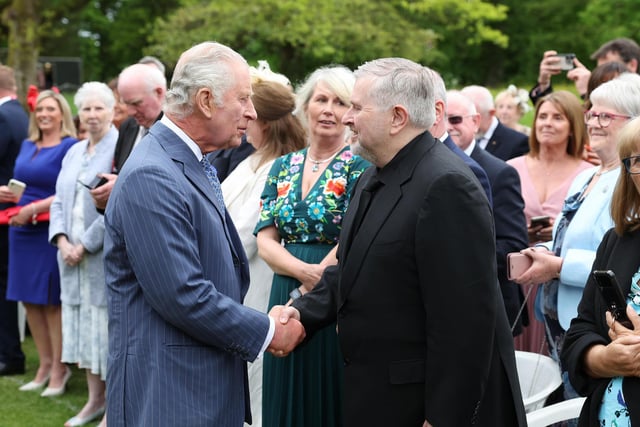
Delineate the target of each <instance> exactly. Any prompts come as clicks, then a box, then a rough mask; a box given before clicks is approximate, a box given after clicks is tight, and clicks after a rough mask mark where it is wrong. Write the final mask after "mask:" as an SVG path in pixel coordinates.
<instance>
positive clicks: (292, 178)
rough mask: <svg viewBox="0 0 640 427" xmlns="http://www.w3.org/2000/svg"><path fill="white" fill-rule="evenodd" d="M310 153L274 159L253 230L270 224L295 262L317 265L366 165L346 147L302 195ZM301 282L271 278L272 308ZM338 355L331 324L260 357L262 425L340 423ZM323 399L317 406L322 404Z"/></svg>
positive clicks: (330, 245) (332, 241) (314, 426)
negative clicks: (279, 354) (277, 354)
mask: <svg viewBox="0 0 640 427" xmlns="http://www.w3.org/2000/svg"><path fill="white" fill-rule="evenodd" d="M306 156H307V149H304V150H302V151H298V152H295V153H290V154H287V155H285V156H283V157H280V158H279V159H276V161H275V163H274V164H273V167H272V168H271V171H270V173H269V177H268V178H267V183H266V185H265V188H264V191H263V193H262V200H261V209H260V218H259V221H258V224H257V225H256V229H255V231H254V233H256V234H257V233H258V231H260V230H261V229H262V228H264V227H268V226H271V225H275V226H276V228H277V229H278V232H279V233H280V237H281V239H282V241H283V242H284V245H285V248H286V249H287V250H288V251H289V252H290V253H291V254H292V255H294V256H295V257H296V258H298V259H301V260H303V261H305V262H308V263H319V262H320V261H322V259H323V258H324V257H325V256H326V255H327V253H329V251H331V249H332V248H333V247H334V246H335V245H336V244H337V243H338V237H339V235H340V228H341V223H342V218H343V217H344V213H345V211H346V209H347V206H348V205H349V196H350V194H351V189H352V188H353V186H354V184H355V182H356V181H357V179H358V177H359V176H360V174H361V173H362V172H363V171H364V170H365V169H366V168H367V167H369V166H370V163H369V162H367V161H366V160H364V159H362V158H361V157H359V156H357V155H354V154H353V153H351V151H350V150H349V147H345V148H344V150H342V151H340V152H339V153H337V154H336V155H335V157H334V158H333V160H331V163H329V165H328V166H327V168H326V169H325V170H324V172H322V175H321V176H320V177H319V178H318V180H317V181H316V183H315V184H314V186H313V187H312V188H311V190H310V191H309V193H308V194H307V195H306V197H304V198H303V197H302V185H301V184H302V173H303V170H304V162H305V158H306ZM298 286H300V282H299V281H297V280H296V279H294V278H292V277H289V276H282V275H279V274H275V275H274V278H273V284H272V288H271V296H270V299H269V308H271V307H273V306H274V305H282V304H285V303H286V302H287V301H288V300H289V292H291V291H292V290H293V289H294V288H297V287H298ZM342 365H343V361H342V356H341V355H340V350H339V345H338V338H337V335H336V328H335V324H334V325H330V326H328V327H326V328H324V329H323V330H321V331H319V332H318V333H316V334H315V335H314V336H313V338H311V339H310V340H309V341H308V342H307V343H306V344H305V345H304V346H302V347H299V348H298V349H296V350H295V351H294V352H293V353H291V354H290V355H289V356H288V357H286V358H282V359H278V358H274V357H273V356H271V355H270V354H269V353H265V355H264V378H263V404H262V407H263V417H262V418H263V426H264V427H287V426H289V427H294V426H305V427H321V426H322V427H335V426H340V425H342V424H341V421H340V419H341V414H342V408H341V402H342V395H341V382H342ZM320 402H322V404H320Z"/></svg>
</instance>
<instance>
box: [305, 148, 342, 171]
mask: <svg viewBox="0 0 640 427" xmlns="http://www.w3.org/2000/svg"><path fill="white" fill-rule="evenodd" d="M343 148H344V146H343V147H340V149H339V150H338V151H336V152H335V153H333V154H332V155H331V157H327V158H326V159H323V160H316V159H314V158H313V157H311V154H310V153H309V152H308V151H307V159H309V161H310V162H311V163H313V167H312V168H311V172H318V169H319V168H320V165H321V164H323V163H327V162H328V161H330V160H331V159H333V158H334V157H335V156H336V154H338V153H339V152H340V151H342V149H343Z"/></svg>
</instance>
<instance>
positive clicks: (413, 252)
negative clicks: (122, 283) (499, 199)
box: [274, 58, 526, 427]
mask: <svg viewBox="0 0 640 427" xmlns="http://www.w3.org/2000/svg"><path fill="white" fill-rule="evenodd" d="M433 92H434V91H433V84H432V80H431V77H430V75H429V73H428V71H427V70H426V69H425V68H424V67H422V66H421V65H419V64H416V63H414V62H412V61H409V60H406V59H400V58H386V59H378V60H374V61H371V62H367V63H366V64H364V65H362V66H361V67H360V68H358V70H357V71H356V83H355V86H354V89H353V95H352V98H351V102H352V105H351V107H350V109H349V110H348V111H347V112H346V113H345V115H344V116H343V118H342V122H343V123H345V124H347V125H348V126H349V127H350V128H351V130H352V131H353V132H355V134H356V135H357V138H358V141H359V142H358V143H357V151H358V153H359V154H361V155H362V156H363V157H365V158H367V159H368V160H370V161H371V162H372V163H373V164H374V167H371V168H369V169H367V170H366V171H365V172H364V173H363V174H362V176H361V178H360V180H359V181H358V183H357V184H356V187H355V189H354V193H353V197H352V199H351V200H352V201H351V204H350V205H349V209H348V210H347V212H346V214H345V217H344V220H343V228H342V233H341V236H340V244H339V249H338V260H339V262H338V265H336V266H332V267H328V268H327V269H326V270H325V273H324V275H323V277H322V279H321V280H320V282H319V283H318V285H317V286H316V287H315V288H314V290H313V291H312V292H309V293H307V294H305V295H304V296H302V297H300V298H297V299H296V300H295V301H294V302H293V306H292V307H286V308H285V307H282V306H276V307H275V308H274V314H277V312H278V311H280V313H279V316H277V318H278V319H280V321H286V320H287V319H288V318H289V316H295V317H300V318H301V320H302V322H303V324H304V327H305V328H306V330H307V332H308V334H312V333H313V332H314V331H317V330H318V329H319V328H321V327H323V326H326V325H328V324H330V323H331V322H333V321H336V319H337V330H338V336H339V340H340V345H341V349H342V354H343V357H344V363H345V369H344V381H345V384H344V412H345V420H344V425H345V426H347V427H353V426H370V427H371V426H373V427H376V426H437V427H443V426H472V425H473V426H487V427H488V426H492V427H495V426H498V427H500V426H505V427H506V426H509V427H514V426H515V427H517V426H525V425H526V419H525V413H524V408H523V404H522V397H521V395H520V387H519V383H518V377H517V372H516V365H515V356H514V350H513V340H512V337H511V334H510V332H509V327H508V324H507V318H506V315H505V311H504V308H503V307H502V298H501V296H500V291H499V290H498V285H497V282H498V281H497V276H496V268H495V243H494V230H493V220H492V215H491V206H490V205H489V202H488V200H487V197H486V196H485V194H484V191H483V190H482V188H481V187H480V185H479V183H478V180H477V179H476V178H475V176H474V175H473V174H472V172H471V170H470V169H469V168H468V167H467V166H466V165H465V164H464V162H463V161H462V160H461V159H460V158H459V157H457V156H456V155H455V154H453V153H452V152H451V150H449V149H448V148H447V147H445V146H444V145H443V144H442V143H440V142H439V141H437V140H435V139H434V138H433V137H432V136H431V134H430V133H429V132H428V129H429V128H430V127H431V125H432V124H433V122H434V118H435V111H434V102H435V99H434V94H433ZM294 296H295V295H294Z"/></svg>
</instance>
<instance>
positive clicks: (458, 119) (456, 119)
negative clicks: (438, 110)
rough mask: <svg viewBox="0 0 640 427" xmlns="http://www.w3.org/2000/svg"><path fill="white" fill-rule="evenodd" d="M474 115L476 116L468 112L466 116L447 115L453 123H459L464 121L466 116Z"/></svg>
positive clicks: (450, 122)
mask: <svg viewBox="0 0 640 427" xmlns="http://www.w3.org/2000/svg"><path fill="white" fill-rule="evenodd" d="M473 116H474V115H473V114H468V115H466V116H447V120H448V121H449V124H451V125H459V124H460V123H462V120H464V118H465V117H473Z"/></svg>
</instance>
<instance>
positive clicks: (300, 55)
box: [148, 0, 507, 80]
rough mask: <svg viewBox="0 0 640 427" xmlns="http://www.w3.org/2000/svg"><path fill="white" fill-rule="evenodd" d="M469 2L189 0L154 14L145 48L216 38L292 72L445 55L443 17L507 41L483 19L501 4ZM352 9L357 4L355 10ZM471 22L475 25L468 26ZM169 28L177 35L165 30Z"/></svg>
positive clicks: (174, 54) (171, 56)
mask: <svg viewBox="0 0 640 427" xmlns="http://www.w3.org/2000/svg"><path fill="white" fill-rule="evenodd" d="M471 3H472V5H471V6H469V5H467V4H463V3H460V2H456V1H451V0H439V1H434V0H431V1H426V0H423V1H417V2H404V1H384V0H378V1H371V0H349V1H324V2H317V1H312V0H280V1H273V0H252V1H249V0H233V1H231V0H224V1H217V2H215V4H213V3H209V2H191V3H190V4H189V5H187V6H185V7H183V8H180V9H178V10H176V11H175V12H174V13H173V14H171V15H169V16H167V17H166V18H162V19H159V20H158V22H156V25H155V28H154V31H153V33H152V35H151V38H150V41H151V45H150V46H149V49H148V52H149V53H152V54H155V55H157V56H159V57H162V58H165V60H166V61H168V62H173V63H175V61H176V60H177V58H178V55H179V53H180V52H181V51H183V50H184V49H185V48H188V47H189V46H191V45H193V44H194V43H197V42H199V41H202V40H217V41H220V42H222V43H225V44H228V45H230V46H232V47H234V48H235V49H236V50H238V51H239V52H241V53H242V54H243V55H245V57H247V58H248V59H249V60H250V61H255V60H257V59H263V58H265V59H268V60H269V61H270V62H271V65H272V66H273V67H274V68H275V69H277V70H279V71H281V72H283V73H285V74H287V75H288V76H289V77H290V78H292V79H293V80H297V79H300V78H302V77H303V76H304V75H305V74H307V73H308V72H309V71H311V70H313V69H314V68H316V67H318V66H321V65H324V64H328V63H340V64H344V65H346V66H349V67H352V68H353V67H356V66H357V65H359V64H361V63H362V62H364V61H366V60H369V59H372V58H378V57H383V56H402V57H406V58H410V59H413V60H415V61H418V62H422V63H425V64H435V63H438V62H439V61H440V62H443V60H444V56H443V53H442V51H441V50H439V49H438V39H440V38H442V37H443V35H444V34H445V32H444V30H443V28H445V26H444V23H445V22H446V21H447V20H448V19H450V17H452V16H455V17H456V20H457V21H458V22H460V23H461V25H460V26H455V27H452V28H450V29H447V31H448V34H452V35H455V36H456V37H459V38H460V39H461V40H462V41H463V42H464V43H465V44H467V45H474V44H476V43H479V42H482V41H495V40H497V42H498V43H502V44H506V40H507V38H506V36H504V34H502V33H501V32H499V31H497V30H495V29H492V28H491V27H490V26H489V25H488V24H487V23H488V22H491V21H494V20H499V19H500V18H501V16H502V14H503V8H501V7H494V6H492V5H490V4H488V3H485V2H481V1H479V0H471ZM354 11H356V12H355V13H354ZM466 25H472V27H473V28H475V30H473V29H472V30H469V29H468V28H467V26H466ZM169 33H172V34H174V35H175V37H171V38H167V34H169Z"/></svg>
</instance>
